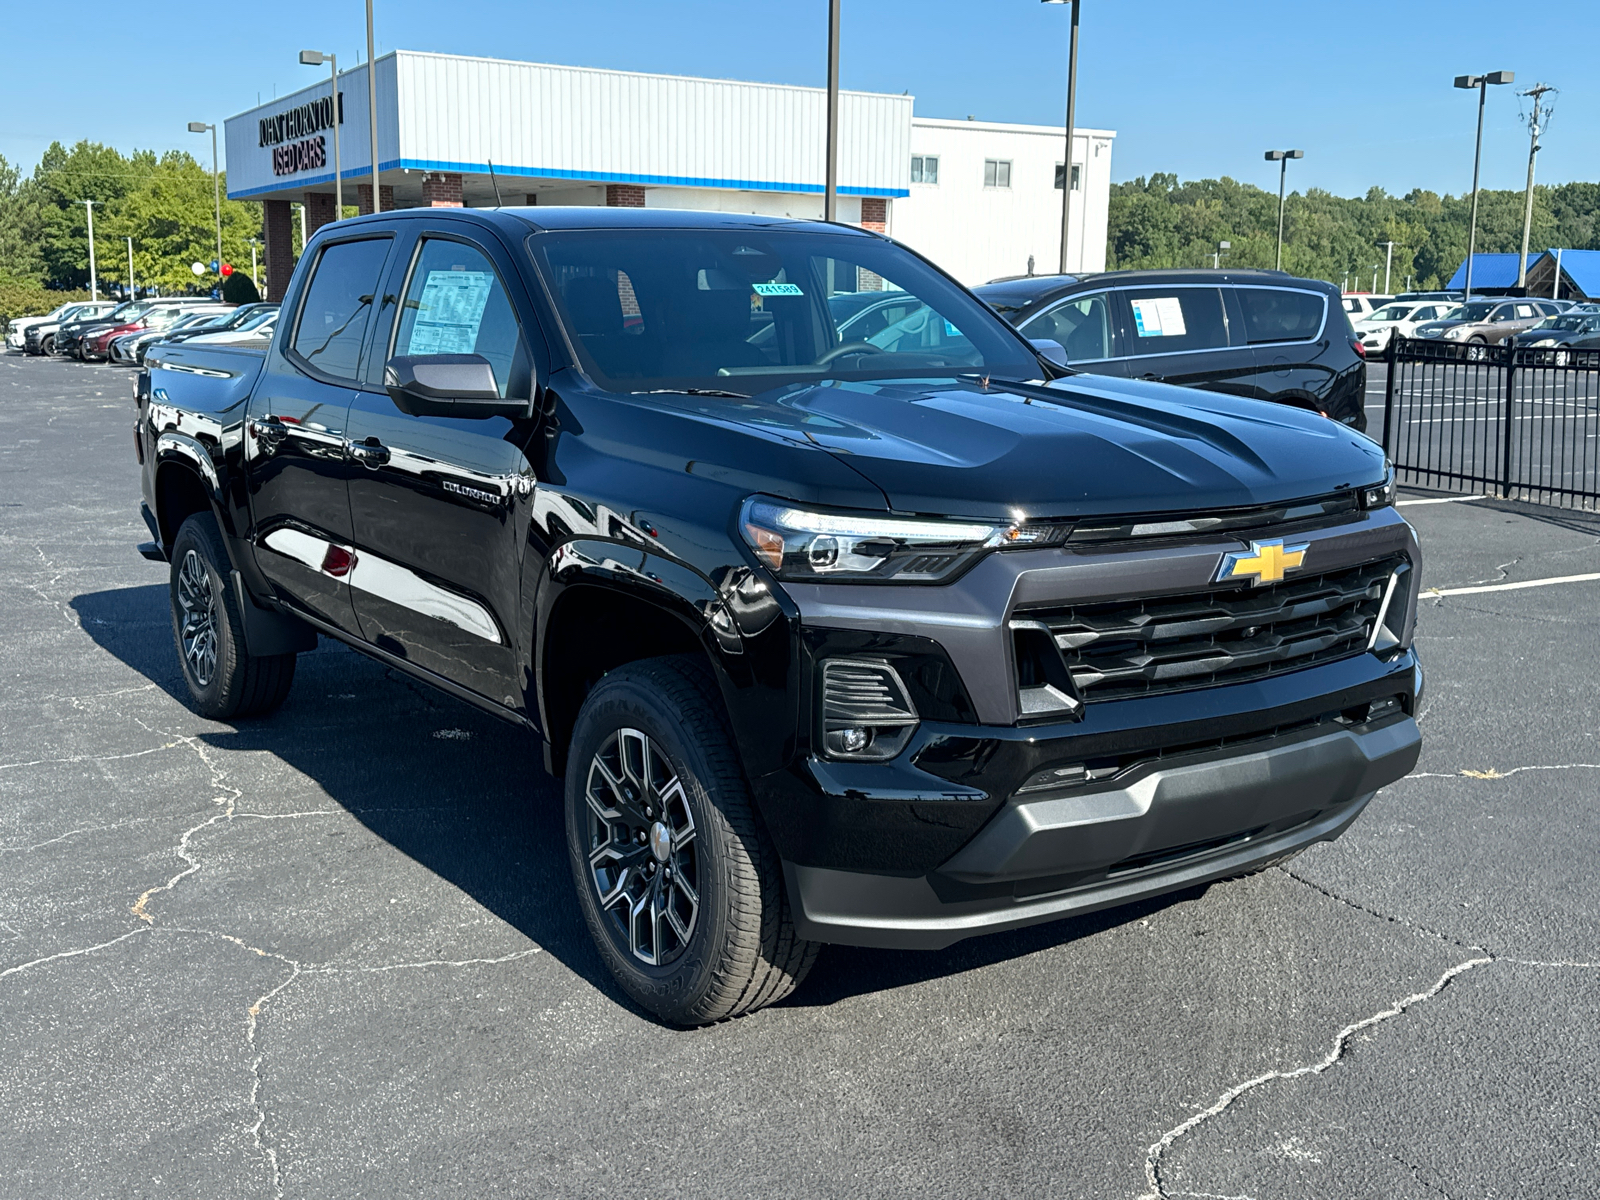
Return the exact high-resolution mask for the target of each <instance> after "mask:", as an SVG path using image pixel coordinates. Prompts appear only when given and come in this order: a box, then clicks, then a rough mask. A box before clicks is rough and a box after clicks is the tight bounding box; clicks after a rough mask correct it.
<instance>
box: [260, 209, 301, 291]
mask: <svg viewBox="0 0 1600 1200" xmlns="http://www.w3.org/2000/svg"><path fill="white" fill-rule="evenodd" d="M261 209H262V213H261V216H262V222H261V223H262V225H263V226H265V228H266V234H267V286H266V291H265V293H264V294H263V296H262V299H263V300H272V301H281V300H282V299H283V294H284V292H286V291H288V290H289V276H290V275H292V274H294V213H293V211H292V210H291V208H290V205H289V202H288V201H287V200H263V201H262V202H261Z"/></svg>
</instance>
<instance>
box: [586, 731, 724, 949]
mask: <svg viewBox="0 0 1600 1200" xmlns="http://www.w3.org/2000/svg"><path fill="white" fill-rule="evenodd" d="M583 796H584V800H585V802H586V809H587V811H586V813H585V818H586V832H587V835H588V836H587V843H588V844H587V853H588V859H589V879H590V884H591V886H592V887H593V888H594V890H595V897H596V899H597V900H598V902H599V905H600V909H601V911H602V912H603V913H605V914H606V917H607V919H609V920H610V921H611V922H612V925H613V928H614V929H615V931H616V932H617V933H618V934H620V935H621V937H622V939H623V940H624V941H625V942H626V943H627V944H628V948H629V950H630V951H632V953H633V956H634V958H636V959H638V960H639V961H640V962H642V963H644V964H645V965H647V966H652V967H663V966H666V965H667V964H668V963H671V962H672V961H673V960H675V959H676V958H678V956H679V955H681V954H682V953H683V952H684V950H686V949H687V948H688V945H689V939H690V938H691V937H693V935H694V928H695V920H696V918H697V917H698V916H699V912H700V860H699V853H698V844H697V842H696V841H695V825H694V814H693V813H692V812H691V811H690V808H689V800H688V795H687V793H686V792H685V790H684V785H683V780H682V779H681V778H679V776H678V772H677V770H676V768H675V767H674V766H673V765H672V762H671V761H670V760H669V759H668V758H667V756H666V754H665V752H663V750H662V749H661V747H660V746H659V745H657V744H656V743H654V742H653V741H651V739H650V737H649V736H648V735H647V734H645V733H643V732H641V731H640V730H637V729H619V730H617V731H616V732H614V733H612V734H611V735H610V736H609V737H607V738H606V740H605V742H604V743H603V744H602V745H601V747H600V749H599V751H598V752H597V753H596V754H595V756H594V758H593V759H592V760H591V761H590V763H589V773H588V777H587V778H586V779H585V781H584V789H583Z"/></svg>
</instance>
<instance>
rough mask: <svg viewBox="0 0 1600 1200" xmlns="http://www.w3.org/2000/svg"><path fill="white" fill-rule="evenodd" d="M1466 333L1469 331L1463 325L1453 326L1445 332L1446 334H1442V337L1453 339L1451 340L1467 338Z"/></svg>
mask: <svg viewBox="0 0 1600 1200" xmlns="http://www.w3.org/2000/svg"><path fill="white" fill-rule="evenodd" d="M1466 332H1467V331H1466V329H1465V327H1463V326H1461V325H1452V326H1451V327H1450V328H1449V329H1446V330H1445V331H1444V333H1443V334H1441V335H1440V336H1442V337H1447V338H1451V339H1455V338H1459V337H1463V336H1465V335H1466Z"/></svg>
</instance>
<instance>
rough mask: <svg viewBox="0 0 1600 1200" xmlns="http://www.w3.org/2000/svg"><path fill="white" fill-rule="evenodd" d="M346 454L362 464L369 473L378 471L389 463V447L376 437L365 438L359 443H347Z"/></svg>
mask: <svg viewBox="0 0 1600 1200" xmlns="http://www.w3.org/2000/svg"><path fill="white" fill-rule="evenodd" d="M345 453H346V454H348V455H349V456H350V458H351V460H352V461H354V462H358V463H360V464H361V465H362V466H363V467H366V468H367V469H368V470H369V471H376V470H377V469H378V468H379V467H381V466H383V464H384V463H386V462H388V461H389V447H387V446H385V445H384V444H383V443H382V442H380V441H379V440H378V439H377V438H375V437H369V438H363V439H362V440H361V441H359V442H346V443H345Z"/></svg>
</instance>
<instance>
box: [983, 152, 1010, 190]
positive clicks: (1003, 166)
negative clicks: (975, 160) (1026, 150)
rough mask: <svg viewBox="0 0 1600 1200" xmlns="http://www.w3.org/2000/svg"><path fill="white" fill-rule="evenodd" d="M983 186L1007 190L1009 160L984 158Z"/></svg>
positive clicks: (1008, 184)
mask: <svg viewBox="0 0 1600 1200" xmlns="http://www.w3.org/2000/svg"><path fill="white" fill-rule="evenodd" d="M983 186H984V187H986V188H1008V187H1010V186H1011V160H1010V159H1007V158H986V159H984V160H983Z"/></svg>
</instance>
